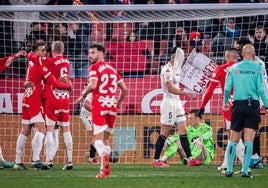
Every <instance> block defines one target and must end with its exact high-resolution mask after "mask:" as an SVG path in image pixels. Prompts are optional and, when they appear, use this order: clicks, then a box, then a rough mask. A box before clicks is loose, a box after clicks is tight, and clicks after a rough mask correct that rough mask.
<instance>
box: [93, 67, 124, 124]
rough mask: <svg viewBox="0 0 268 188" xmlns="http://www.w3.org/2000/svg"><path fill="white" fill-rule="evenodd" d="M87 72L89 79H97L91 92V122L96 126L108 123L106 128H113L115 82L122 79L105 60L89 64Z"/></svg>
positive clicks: (115, 110)
mask: <svg viewBox="0 0 268 188" xmlns="http://www.w3.org/2000/svg"><path fill="white" fill-rule="evenodd" d="M89 72H90V73H89V75H90V77H89V79H90V80H93V79H94V80H97V86H96V88H95V89H94V90H93V92H92V94H93V95H92V104H91V106H92V122H93V124H95V125H97V126H103V125H107V124H108V128H113V126H114V121H115V117H116V112H117V108H116V89H117V84H118V83H119V82H122V81H123V80H122V79H121V76H120V75H119V74H118V72H117V71H116V70H115V69H114V68H113V67H112V66H111V65H109V64H107V63H105V62H97V63H95V64H93V65H91V66H90V68H89Z"/></svg>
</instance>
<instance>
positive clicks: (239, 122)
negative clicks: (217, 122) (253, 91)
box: [231, 100, 261, 132]
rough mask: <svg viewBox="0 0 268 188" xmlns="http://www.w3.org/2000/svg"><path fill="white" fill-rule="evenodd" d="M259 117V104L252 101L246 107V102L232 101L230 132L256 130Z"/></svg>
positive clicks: (259, 120)
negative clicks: (245, 129) (246, 129)
mask: <svg viewBox="0 0 268 188" xmlns="http://www.w3.org/2000/svg"><path fill="white" fill-rule="evenodd" d="M260 122H261V116H260V102H259V101H257V100H253V101H252V102H251V105H250V106H249V105H248V100H243V101H234V103H233V109H232V117H231V130H234V131H237V132H239V131H241V130H243V128H251V129H254V130H258V128H259V123H260Z"/></svg>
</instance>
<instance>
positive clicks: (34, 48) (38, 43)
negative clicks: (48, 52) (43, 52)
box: [32, 42, 46, 52]
mask: <svg viewBox="0 0 268 188" xmlns="http://www.w3.org/2000/svg"><path fill="white" fill-rule="evenodd" d="M45 45H46V44H45V43H44V42H34V43H33V45H32V51H33V52H34V51H36V50H37V49H38V47H39V46H45Z"/></svg>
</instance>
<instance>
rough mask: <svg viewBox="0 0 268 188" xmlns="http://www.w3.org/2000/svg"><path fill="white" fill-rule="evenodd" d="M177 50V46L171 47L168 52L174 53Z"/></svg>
mask: <svg viewBox="0 0 268 188" xmlns="http://www.w3.org/2000/svg"><path fill="white" fill-rule="evenodd" d="M176 51H177V47H173V48H172V49H171V50H170V54H171V55H172V54H175V53H176Z"/></svg>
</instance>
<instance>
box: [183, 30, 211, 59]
mask: <svg viewBox="0 0 268 188" xmlns="http://www.w3.org/2000/svg"><path fill="white" fill-rule="evenodd" d="M189 39H190V40H189V41H188V49H187V50H185V51H186V52H185V54H189V53H191V52H192V51H193V49H194V48H195V49H196V51H197V52H202V53H203V54H204V55H207V56H208V55H209V49H208V48H207V47H206V46H204V44H203V40H202V35H201V33H200V32H198V31H192V32H191V33H190V35H189Z"/></svg>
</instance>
